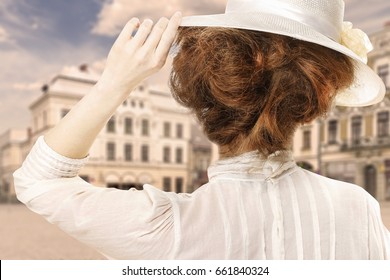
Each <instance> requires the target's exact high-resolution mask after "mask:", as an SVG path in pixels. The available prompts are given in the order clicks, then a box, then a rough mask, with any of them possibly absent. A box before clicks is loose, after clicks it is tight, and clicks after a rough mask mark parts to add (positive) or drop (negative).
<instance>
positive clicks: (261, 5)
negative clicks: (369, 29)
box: [181, 0, 386, 106]
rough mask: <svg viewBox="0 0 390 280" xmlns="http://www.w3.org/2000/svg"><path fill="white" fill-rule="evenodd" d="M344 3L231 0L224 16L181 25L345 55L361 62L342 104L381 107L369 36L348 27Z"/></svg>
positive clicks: (198, 18)
mask: <svg viewBox="0 0 390 280" xmlns="http://www.w3.org/2000/svg"><path fill="white" fill-rule="evenodd" d="M343 17H344V1H342V0H228V1H227V5H226V11H225V13H224V14H214V15H201V16H189V17H184V18H183V20H182V23H181V26H213V27H229V28H239V29H247V30H256V31H263V32H269V33H274V34H280V35H285V36H288V37H292V38H296V39H299V40H303V41H307V42H312V43H315V44H318V45H321V46H324V47H327V48H330V49H332V50H335V51H338V52H340V53H343V54H345V55H347V56H349V57H350V58H352V59H353V61H354V63H355V80H354V82H353V84H352V85H351V86H350V87H349V88H348V89H345V90H343V91H341V92H339V93H338V95H337V97H336V104H337V105H341V106H367V105H373V104H375V103H378V102H380V101H381V100H382V99H383V97H384V95H385V92H386V88H385V85H384V83H383V81H382V80H381V79H380V78H379V77H378V75H377V74H376V73H375V72H374V71H373V70H372V69H371V68H370V67H368V66H367V64H366V63H367V53H368V52H369V51H370V50H371V49H372V46H371V43H370V41H369V39H368V37H367V35H366V34H365V33H364V32H362V31H361V30H359V29H353V28H352V24H351V23H350V22H343Z"/></svg>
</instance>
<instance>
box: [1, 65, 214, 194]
mask: <svg viewBox="0 0 390 280" xmlns="http://www.w3.org/2000/svg"><path fill="white" fill-rule="evenodd" d="M97 79H98V74H96V73H93V71H91V70H89V69H88V67H87V66H86V65H82V66H80V67H79V68H72V69H68V70H66V71H63V73H61V74H59V75H57V76H56V77H55V78H54V79H53V80H52V81H51V83H50V84H48V85H45V86H43V88H42V92H43V93H42V95H41V96H40V97H39V98H38V99H37V100H36V101H34V102H33V103H32V104H31V105H30V111H31V119H32V123H31V128H29V129H26V130H12V129H11V130H9V131H8V132H6V133H4V134H3V135H2V136H1V137H0V160H1V162H0V163H1V165H0V176H1V177H0V199H1V200H3V201H4V200H5V201H14V200H15V192H14V187H13V178H12V173H13V172H14V171H15V170H16V169H17V168H18V167H19V166H20V165H21V163H22V162H23V160H24V159H25V157H26V156H27V154H28V152H29V151H30V149H31V147H32V145H33V144H34V143H35V141H36V139H37V138H38V137H39V136H41V135H43V134H44V133H45V132H46V131H48V130H49V129H50V128H52V127H53V126H54V125H55V124H56V123H58V122H59V121H60V119H61V118H63V117H65V116H66V114H67V113H68V112H69V111H70V109H71V108H72V107H73V106H74V105H75V104H76V103H77V102H78V101H79V100H80V99H81V98H82V97H83V96H84V95H85V94H86V93H88V92H89V91H90V89H91V87H92V86H93V85H94V84H95V83H96V81H97ZM91 114H93V112H92V111H91ZM194 125H195V124H194V121H193V117H192V115H191V114H190V113H189V112H188V111H187V110H185V109H184V108H182V107H181V106H179V105H178V104H177V103H176V102H175V101H174V100H173V98H172V96H171V94H170V93H169V91H164V90H161V89H155V88H152V87H151V86H148V84H147V83H144V84H142V85H140V86H139V87H137V88H136V89H135V90H134V92H132V93H131V94H130V96H129V97H128V99H127V100H126V101H124V102H123V104H122V105H121V106H120V107H119V108H118V109H117V111H116V113H115V114H114V115H113V116H112V118H111V119H110V120H109V121H108V123H107V125H106V126H105V127H104V129H103V130H102V131H101V132H100V134H99V135H98V137H97V139H96V141H95V142H94V144H93V146H92V147H91V149H90V154H89V157H90V159H89V161H88V163H87V165H86V166H85V167H84V168H83V169H82V170H81V171H80V177H82V178H83V179H84V180H86V181H88V182H90V183H92V184H94V185H96V186H102V187H114V188H118V189H129V188H132V187H134V188H137V189H141V188H142V185H143V184H152V185H154V186H156V187H158V188H161V189H163V190H165V191H172V192H191V191H193V190H194V189H195V188H196V187H195V188H194V187H192V186H193V184H194V183H195V184H196V185H198V184H199V182H200V180H203V181H204V178H203V177H202V178H198V176H203V175H204V174H205V172H206V170H202V169H201V168H207V164H202V165H201V166H200V165H198V164H193V162H203V161H205V162H209V160H207V157H208V158H210V153H208V155H207V146H208V145H209V144H208V142H207V140H206V142H204V143H203V141H205V139H203V138H202V139H199V137H198V136H196V137H195V138H194V139H196V140H197V141H192V139H193V137H192V133H194V128H193V126H194ZM193 149H194V150H195V152H193ZM202 149H204V151H206V152H204V151H203V152H201V150H202ZM198 157H200V158H201V159H198ZM194 168H195V169H194Z"/></svg>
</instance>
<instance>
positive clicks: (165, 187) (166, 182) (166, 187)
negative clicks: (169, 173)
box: [163, 177, 172, 192]
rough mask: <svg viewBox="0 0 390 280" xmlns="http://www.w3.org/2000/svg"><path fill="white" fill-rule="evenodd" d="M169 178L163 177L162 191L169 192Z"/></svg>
mask: <svg viewBox="0 0 390 280" xmlns="http://www.w3.org/2000/svg"><path fill="white" fill-rule="evenodd" d="M171 184H172V182H171V178H169V177H164V178H163V190H164V192H170V191H171Z"/></svg>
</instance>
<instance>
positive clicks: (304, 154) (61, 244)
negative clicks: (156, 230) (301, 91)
mask: <svg viewBox="0 0 390 280" xmlns="http://www.w3.org/2000/svg"><path fill="white" fill-rule="evenodd" d="M225 3H226V1H222V0H213V1H203V0H201V1H190V0H185V1H178V0H168V1H158V0H153V1H139V0H112V1H104V0H83V1H76V0H70V1H59V0H58V1H57V0H55V1H47V0H46V1H45V0H28V1H27V0H18V1H12V0H0V61H1V65H0V119H1V121H0V202H1V203H0V259H104V257H103V256H101V255H100V254H99V253H97V252H95V251H94V250H93V249H90V248H88V247H86V246H85V245H83V244H80V243H79V242H77V241H75V240H74V239H73V238H71V237H69V236H67V235H66V234H64V233H63V232H61V231H60V230H59V229H57V228H56V227H54V226H52V225H50V224H49V223H47V222H46V221H44V220H43V219H42V218H41V217H40V216H38V215H36V214H34V213H32V212H31V211H29V210H28V209H27V208H26V207H25V206H24V205H21V204H19V203H18V202H17V199H16V197H15V192H14V188H13V181H12V173H13V172H14V171H15V170H16V169H17V168H18V167H19V166H20V164H21V163H22V161H23V159H24V158H25V156H26V155H27V153H28V151H29V149H30V148H31V146H32V145H33V144H34V142H35V141H36V139H37V137H39V136H40V135H42V134H44V133H45V132H46V131H47V130H48V129H50V128H51V127H53V126H54V125H55V124H56V123H57V122H58V121H59V120H60V119H61V118H62V117H64V116H65V115H66V114H67V112H69V110H70V109H71V108H72V106H73V105H74V104H75V103H77V101H78V100H80V99H81V98H82V96H84V95H85V94H86V93H87V92H88V91H89V89H90V88H91V87H92V86H93V85H94V83H96V81H97V79H98V78H99V75H100V73H101V71H102V69H103V67H104V61H105V56H106V54H107V53H108V51H109V49H110V46H111V44H112V43H113V41H114V40H115V36H116V35H117V34H118V32H119V31H120V29H121V28H122V26H123V25H124V24H125V22H126V21H127V20H128V19H129V18H131V17H133V16H137V17H139V18H140V19H144V18H146V17H149V18H152V19H154V20H157V19H158V17H160V16H169V15H171V14H173V12H174V11H176V10H180V11H182V12H183V14H184V15H192V14H205V13H221V12H223V10H224V6H225ZM345 3H346V18H345V19H346V20H347V21H351V22H353V23H354V27H356V28H360V29H363V30H364V31H366V32H367V33H368V34H369V36H370V38H371V41H372V43H373V45H374V51H372V52H371V53H370V54H369V62H368V63H369V65H370V66H371V67H372V69H373V70H374V71H376V72H377V73H378V75H379V76H380V77H381V78H382V79H383V81H384V82H385V84H386V87H387V91H388V89H389V87H390V80H389V79H390V78H389V70H390V66H389V65H390V2H389V1H386V0H374V1H364V0H348V1H345ZM170 60H171V58H170V59H169V60H168V63H167V65H166V67H165V68H164V69H163V70H162V71H161V72H160V73H158V74H156V75H154V76H153V77H151V78H150V79H148V80H147V81H145V82H143V83H142V84H141V85H139V87H138V88H137V89H136V90H135V91H134V92H133V93H132V94H131V95H130V96H129V98H128V100H126V101H125V102H124V103H123V104H122V105H121V106H120V108H118V110H117V112H116V113H115V115H114V116H113V117H112V119H111V120H110V121H109V123H108V124H107V126H106V127H105V128H104V129H103V130H102V132H101V133H100V134H99V136H98V138H97V140H96V142H95V143H94V145H93V147H92V149H91V151H90V161H89V163H88V164H87V165H86V167H85V168H83V169H82V171H81V173H80V176H81V177H82V178H83V179H84V180H86V181H88V182H90V183H92V184H94V185H97V186H100V187H112V188H119V189H124V190H126V189H129V188H133V187H134V188H138V189H141V188H142V184H144V183H150V184H153V185H155V186H156V187H160V188H161V189H163V190H166V191H174V192H193V191H194V190H195V189H196V188H198V187H199V186H201V185H202V184H203V183H205V182H207V167H208V165H209V164H210V163H211V162H213V161H215V160H217V158H218V151H217V149H216V148H215V146H213V145H212V144H211V143H209V142H208V141H207V139H206V138H205V137H204V135H203V134H202V132H201V129H200V128H199V126H198V125H197V123H196V122H195V121H194V119H193V117H192V116H191V115H190V114H189V112H187V111H186V110H184V109H183V108H181V107H180V106H178V105H177V104H176V103H175V102H174V101H173V100H172V98H171V95H170V92H169V88H168V86H167V78H168V75H169V69H170ZM292 148H293V151H294V155H295V159H296V161H297V163H298V164H299V165H300V166H301V167H303V168H306V169H309V170H312V171H313V172H317V173H319V174H322V175H325V176H328V177H331V178H335V179H339V180H343V181H347V182H351V183H354V184H357V185H359V186H361V187H363V188H365V189H366V190H367V191H368V192H369V193H371V194H372V195H373V196H374V197H376V198H377V200H378V201H379V202H380V203H381V207H382V215H383V219H384V223H385V224H386V225H387V227H388V228H390V100H389V96H388V95H386V98H385V99H384V100H383V101H382V102H381V103H380V104H377V105H375V106H370V107H364V108H344V107H335V108H334V109H333V110H332V112H330V113H329V115H328V116H327V117H326V118H323V119H320V120H316V121H314V122H313V123H311V124H308V125H305V126H302V127H300V128H299V129H298V130H297V132H296V135H295V138H294V143H293V147H292Z"/></svg>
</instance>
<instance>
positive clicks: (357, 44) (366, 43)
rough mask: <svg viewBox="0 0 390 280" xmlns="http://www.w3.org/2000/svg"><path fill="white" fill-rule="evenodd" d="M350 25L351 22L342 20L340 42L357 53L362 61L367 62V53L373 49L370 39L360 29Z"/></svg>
mask: <svg viewBox="0 0 390 280" xmlns="http://www.w3.org/2000/svg"><path fill="white" fill-rule="evenodd" d="M352 27H353V25H352V23H351V22H349V21H345V22H343V26H342V30H341V42H340V43H341V44H342V45H344V46H345V47H347V48H348V49H350V50H351V51H353V52H354V53H355V54H357V55H358V56H359V57H360V58H361V59H362V61H363V62H364V63H367V54H368V53H369V52H370V51H372V49H373V47H372V44H371V42H370V39H369V38H368V36H367V34H366V33H364V32H363V31H362V30H360V29H357V28H352Z"/></svg>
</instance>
